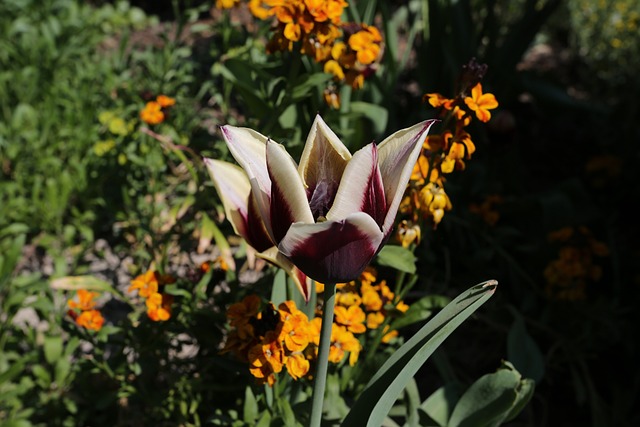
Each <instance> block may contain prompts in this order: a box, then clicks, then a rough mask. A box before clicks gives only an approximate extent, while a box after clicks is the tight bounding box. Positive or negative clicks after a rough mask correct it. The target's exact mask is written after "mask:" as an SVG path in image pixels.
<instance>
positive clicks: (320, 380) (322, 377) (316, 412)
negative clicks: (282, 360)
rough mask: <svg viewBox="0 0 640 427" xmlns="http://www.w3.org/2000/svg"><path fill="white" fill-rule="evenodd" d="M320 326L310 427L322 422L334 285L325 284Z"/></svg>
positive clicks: (334, 293) (334, 295)
mask: <svg viewBox="0 0 640 427" xmlns="http://www.w3.org/2000/svg"><path fill="white" fill-rule="evenodd" d="M323 299H324V304H323V307H322V324H321V326H320V346H319V348H318V364H317V366H316V377H315V379H314V384H313V397H312V400H311V419H310V421H309V426H310V427H319V426H320V423H321V422H322V405H323V401H324V392H325V388H326V387H325V385H326V383H327V366H328V364H329V348H330V347H331V329H332V327H333V307H334V305H335V302H336V284H335V283H325V285H324V293H323Z"/></svg>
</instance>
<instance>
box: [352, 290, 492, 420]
mask: <svg viewBox="0 0 640 427" xmlns="http://www.w3.org/2000/svg"><path fill="white" fill-rule="evenodd" d="M497 284H498V282H496V281H495V280H489V281H487V282H484V283H481V284H478V285H476V286H473V287H472V288H470V289H468V290H467V291H465V292H464V293H462V294H461V295H459V296H458V297H457V298H455V299H454V300H453V301H452V302H451V303H449V304H448V305H447V306H446V307H445V308H444V309H442V311H440V312H439V313H438V314H437V315H436V316H435V317H434V318H433V319H432V320H431V321H430V322H428V323H427V324H426V325H424V326H423V327H422V328H421V329H420V330H419V331H418V332H417V333H416V334H415V335H414V336H413V337H412V338H411V339H409V340H408V341H407V342H406V343H405V344H404V345H402V346H401V347H400V348H399V349H398V350H396V352H395V353H394V354H393V355H392V356H391V357H390V358H389V359H387V361H386V362H385V363H384V364H383V365H382V367H381V368H380V369H379V370H378V372H377V373H376V374H375V375H374V376H373V378H371V380H370V381H369V383H368V384H367V386H366V387H365V389H364V391H363V392H362V394H361V395H360V397H359V398H358V400H357V401H356V403H355V404H354V406H353V407H352V408H351V411H350V412H349V414H348V415H347V417H346V418H345V420H344V422H343V424H342V425H343V426H346V427H348V426H356V425H357V426H363V425H366V426H379V425H382V421H383V420H384V419H385V416H386V415H387V413H388V412H389V410H390V409H391V407H392V405H393V404H394V402H395V401H396V399H397V398H398V396H399V395H400V393H402V390H403V389H404V388H405V386H406V385H407V383H408V382H409V381H410V380H411V378H413V376H414V375H415V374H416V372H417V371H418V369H420V367H421V366H422V365H423V364H424V363H425V362H426V361H427V359H428V358H429V356H431V355H432V354H433V352H434V351H435V350H436V349H437V348H438V347H439V346H440V344H442V342H443V341H444V340H445V339H446V338H447V337H448V336H449V335H450V334H451V333H452V332H453V331H454V330H455V329H456V328H457V327H458V326H460V325H461V324H462V322H463V321H464V320H466V319H467V318H468V317H469V316H471V314H473V313H474V312H475V311H476V310H477V309H478V308H479V307H480V306H481V305H482V304H484V303H485V302H486V301H487V299H489V298H490V297H491V295H493V293H494V292H495V290H496V287H497Z"/></svg>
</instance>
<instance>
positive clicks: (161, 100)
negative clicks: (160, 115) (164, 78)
mask: <svg viewBox="0 0 640 427" xmlns="http://www.w3.org/2000/svg"><path fill="white" fill-rule="evenodd" d="M231 1H234V0H231ZM156 102H157V103H158V104H160V106H161V107H162V108H167V107H171V106H173V105H175V104H176V100H175V99H173V98H171V97H168V96H166V95H158V97H157V98H156Z"/></svg>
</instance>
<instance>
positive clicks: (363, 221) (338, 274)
mask: <svg viewBox="0 0 640 427" xmlns="http://www.w3.org/2000/svg"><path fill="white" fill-rule="evenodd" d="M382 238H383V235H382V232H381V231H380V228H379V226H378V225H377V224H376V223H375V222H374V221H373V219H372V218H371V217H370V216H369V215H368V214H365V213H362V212H358V213H356V214H353V215H351V216H350V217H349V218H346V219H344V220H341V221H326V222H322V223H317V224H299V223H298V224H293V225H292V226H291V229H290V230H289V233H287V236H286V237H285V238H284V239H283V240H282V242H281V243H280V246H279V249H280V251H281V252H282V253H283V254H284V255H286V256H287V257H288V258H289V259H290V260H291V261H292V262H293V263H294V264H295V265H296V266H297V267H298V268H299V269H300V270H301V271H302V272H303V273H304V274H306V275H307V276H309V277H311V278H312V279H314V280H316V281H318V282H322V283H342V282H349V281H351V280H355V279H356V278H358V276H360V274H361V273H362V271H364V269H365V267H366V266H367V265H368V264H369V262H371V259H372V258H373V256H374V255H375V254H376V252H377V251H378V248H379V246H380V242H381V241H382Z"/></svg>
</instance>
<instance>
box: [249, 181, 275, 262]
mask: <svg viewBox="0 0 640 427" xmlns="http://www.w3.org/2000/svg"><path fill="white" fill-rule="evenodd" d="M246 230H247V236H246V237H245V239H246V240H247V243H249V245H251V246H252V247H253V248H254V249H255V250H257V251H258V252H262V251H265V250H267V249H269V248H271V247H273V246H274V245H275V243H274V242H273V241H271V237H270V236H269V232H268V231H267V228H266V226H265V224H264V222H263V219H262V216H260V210H259V209H258V204H257V202H256V199H255V197H253V192H251V194H250V195H249V209H248V211H247V225H246Z"/></svg>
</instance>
